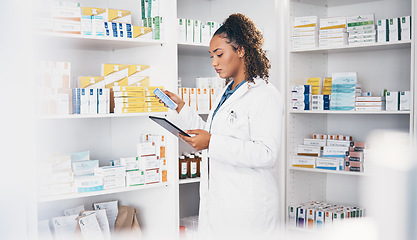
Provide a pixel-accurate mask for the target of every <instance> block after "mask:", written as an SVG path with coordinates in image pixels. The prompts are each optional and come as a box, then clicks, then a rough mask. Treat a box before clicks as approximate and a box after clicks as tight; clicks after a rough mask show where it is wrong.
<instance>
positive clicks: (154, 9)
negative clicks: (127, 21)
mask: <svg viewBox="0 0 417 240" xmlns="http://www.w3.org/2000/svg"><path fill="white" fill-rule="evenodd" d="M139 15H140V18H141V19H142V25H141V26H142V27H147V28H152V35H150V36H152V39H156V40H161V39H162V38H163V35H164V31H165V26H164V21H163V18H162V16H161V14H160V0H141V1H140V11H139Z"/></svg>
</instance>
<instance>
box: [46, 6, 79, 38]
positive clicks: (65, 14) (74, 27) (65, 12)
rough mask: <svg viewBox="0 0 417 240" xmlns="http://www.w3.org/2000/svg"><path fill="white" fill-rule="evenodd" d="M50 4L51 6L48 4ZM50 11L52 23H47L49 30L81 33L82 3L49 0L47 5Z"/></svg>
mask: <svg viewBox="0 0 417 240" xmlns="http://www.w3.org/2000/svg"><path fill="white" fill-rule="evenodd" d="M48 5H49V6H48ZM45 7H46V8H47V9H49V11H50V16H51V19H50V20H49V22H51V21H52V25H51V24H47V26H52V29H50V27H46V28H47V31H51V30H52V31H53V32H57V33H70V34H81V6H80V3H74V2H59V1H48V2H47V5H46V6H45Z"/></svg>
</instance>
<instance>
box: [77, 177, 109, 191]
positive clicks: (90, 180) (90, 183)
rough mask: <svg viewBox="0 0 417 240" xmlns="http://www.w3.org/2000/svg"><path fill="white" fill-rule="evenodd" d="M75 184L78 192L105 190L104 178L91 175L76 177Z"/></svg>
mask: <svg viewBox="0 0 417 240" xmlns="http://www.w3.org/2000/svg"><path fill="white" fill-rule="evenodd" d="M74 185H75V189H76V192H78V193H83V192H95V191H101V190H103V178H102V177H96V176H90V177H78V178H75V179H74Z"/></svg>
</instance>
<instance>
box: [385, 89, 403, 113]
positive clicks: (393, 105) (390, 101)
mask: <svg viewBox="0 0 417 240" xmlns="http://www.w3.org/2000/svg"><path fill="white" fill-rule="evenodd" d="M399 98H400V95H399V92H393V91H388V92H387V93H386V110H387V111H398V110H399Z"/></svg>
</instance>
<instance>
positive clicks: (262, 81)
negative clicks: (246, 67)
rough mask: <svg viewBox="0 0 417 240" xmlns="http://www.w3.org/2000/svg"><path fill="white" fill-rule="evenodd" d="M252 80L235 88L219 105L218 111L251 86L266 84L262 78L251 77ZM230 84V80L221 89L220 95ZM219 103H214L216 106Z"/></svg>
mask: <svg viewBox="0 0 417 240" xmlns="http://www.w3.org/2000/svg"><path fill="white" fill-rule="evenodd" d="M253 80H254V82H245V83H244V84H243V85H242V86H241V87H240V88H238V89H237V90H236V92H234V93H233V94H232V96H230V97H229V99H227V100H226V102H224V103H223V105H222V106H221V107H220V109H219V110H218V112H220V111H221V110H222V109H223V108H225V107H226V106H227V105H229V104H231V103H233V102H234V101H236V100H238V99H239V98H241V97H242V96H243V95H245V94H246V93H247V92H248V91H249V90H250V89H251V88H255V87H259V86H261V85H263V84H266V82H265V80H263V79H262V78H254V79H253ZM230 84H232V82H230V83H229V84H228V85H227V86H226V87H225V88H224V90H223V91H222V95H223V94H224V92H225V91H226V89H227V88H228V87H229V85H230ZM218 104H219V103H218V102H217V104H216V105H215V106H216V107H217V105H218Z"/></svg>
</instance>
